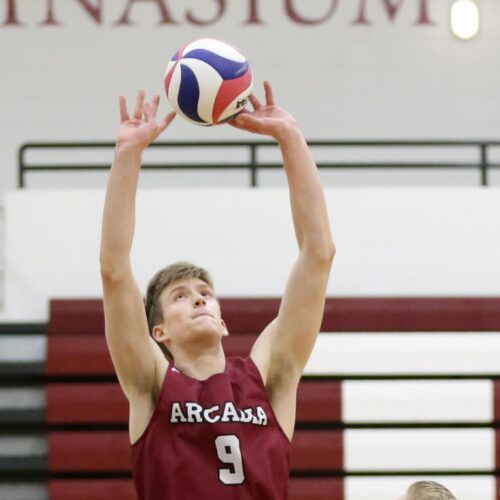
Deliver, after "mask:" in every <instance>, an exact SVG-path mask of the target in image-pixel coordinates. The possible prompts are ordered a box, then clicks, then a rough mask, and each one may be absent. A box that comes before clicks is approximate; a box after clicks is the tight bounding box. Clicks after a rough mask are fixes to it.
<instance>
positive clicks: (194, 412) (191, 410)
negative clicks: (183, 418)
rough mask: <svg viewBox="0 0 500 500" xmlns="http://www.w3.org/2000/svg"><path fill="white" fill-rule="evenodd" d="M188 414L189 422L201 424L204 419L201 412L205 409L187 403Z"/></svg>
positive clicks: (196, 404) (195, 404)
mask: <svg viewBox="0 0 500 500" xmlns="http://www.w3.org/2000/svg"><path fill="white" fill-rule="evenodd" d="M186 408H187V414H188V422H191V423H193V422H197V423H199V424H201V423H202V422H203V419H202V418H201V412H202V410H203V407H202V406H200V405H199V404H198V403H186Z"/></svg>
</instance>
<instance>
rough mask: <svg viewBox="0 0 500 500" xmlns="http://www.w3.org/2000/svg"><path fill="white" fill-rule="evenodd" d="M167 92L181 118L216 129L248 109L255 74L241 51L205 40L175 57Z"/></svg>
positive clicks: (172, 62)
mask: <svg viewBox="0 0 500 500" xmlns="http://www.w3.org/2000/svg"><path fill="white" fill-rule="evenodd" d="M165 91H166V93H167V97H168V100H169V101H170V103H171V105H172V107H173V108H174V109H175V110H176V111H177V113H178V114H179V115H180V116H182V117H183V118H185V119H186V120H188V121H190V122H191V123H194V124H196V125H204V126H209V125H216V124H219V123H222V122H224V121H226V120H229V119H230V118H232V117H233V116H235V115H237V114H238V113H239V112H241V111H242V110H243V109H244V108H245V105H246V103H247V101H248V98H249V96H250V94H251V92H252V71H251V69H250V65H249V64H248V61H247V59H246V57H245V56H244V55H243V54H242V53H241V52H240V51H239V50H238V49H237V48H235V47H233V46H232V45H229V44H228V43H226V42H223V41H221V40H214V39H211V38H202V39H199V40H195V41H194V42H191V43H188V44H187V45H185V46H184V47H182V48H180V49H179V50H178V51H177V52H176V53H175V54H174V55H173V57H172V59H171V60H170V61H169V63H168V65H167V69H166V71H165Z"/></svg>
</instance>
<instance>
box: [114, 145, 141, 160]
mask: <svg viewBox="0 0 500 500" xmlns="http://www.w3.org/2000/svg"><path fill="white" fill-rule="evenodd" d="M143 151H144V148H143V147H142V146H140V145H138V144H135V143H131V142H117V143H116V148H115V155H117V156H129V157H131V158H138V159H141V158H142V152H143Z"/></svg>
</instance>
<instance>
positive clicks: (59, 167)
mask: <svg viewBox="0 0 500 500" xmlns="http://www.w3.org/2000/svg"><path fill="white" fill-rule="evenodd" d="M316 165H317V166H318V168H349V169H353V170H356V169H358V168H359V169H367V168H370V169H371V168H374V169H384V168H393V169H398V168H401V169H406V168H415V169H418V168H432V169H439V168H445V169H447V168H450V169H455V168H463V169H465V168H471V169H472V168H473V169H477V168H480V167H481V164H480V163H401V162H398V163H373V162H370V163H359V162H355V163H321V162H317V163H316ZM110 167H111V165H110V164H109V163H104V164H103V163H101V164H95V165H40V166H37V165H29V166H24V167H23V170H24V171H30V172H36V171H40V172H42V171H51V170H52V171H61V170H105V169H109V168H110ZM251 167H254V168H257V169H259V170H261V169H274V168H282V167H283V164H282V163H258V164H255V165H252V164H251V163H223V164H220V163H217V164H214V165H212V164H210V163H186V164H184V163H172V164H165V165H156V164H148V163H145V164H143V165H142V166H141V169H142V170H169V169H171V170H177V169H182V170H203V169H206V170H214V169H218V170H223V169H245V170H247V169H249V168H251ZM488 168H500V163H489V164H488Z"/></svg>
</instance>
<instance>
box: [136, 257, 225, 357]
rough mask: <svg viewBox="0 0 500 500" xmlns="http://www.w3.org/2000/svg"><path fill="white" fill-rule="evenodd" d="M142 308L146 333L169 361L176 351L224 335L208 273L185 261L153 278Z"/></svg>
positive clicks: (163, 270) (199, 345) (217, 338)
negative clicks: (146, 326) (147, 332)
mask: <svg viewBox="0 0 500 500" xmlns="http://www.w3.org/2000/svg"><path fill="white" fill-rule="evenodd" d="M145 308H146V317H147V320H148V329H149V334H150V335H151V336H152V337H153V339H154V340H156V342H157V343H158V344H159V346H160V348H161V349H162V351H163V353H164V354H165V356H166V357H167V359H168V360H169V361H172V360H173V358H174V357H175V351H176V350H177V349H179V348H180V349H183V348H184V349H186V348H187V349H190V348H193V346H194V345H196V346H197V347H199V348H203V347H204V346H210V345H213V344H214V342H217V341H219V342H220V339H221V338H222V337H223V336H224V335H227V334H228V332H227V329H226V325H225V323H224V321H223V320H222V318H221V312H220V306H219V302H218V300H217V298H216V297H215V292H214V287H213V281H212V278H211V276H210V274H209V273H208V271H206V270H205V269H203V268H201V267H197V266H195V265H193V264H191V263H189V262H176V263H174V264H171V265H170V266H167V267H165V268H164V269H161V270H160V271H158V272H157V273H156V274H155V275H154V276H153V278H152V279H151V281H150V282H149V284H148V288H147V292H146V299H145Z"/></svg>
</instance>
